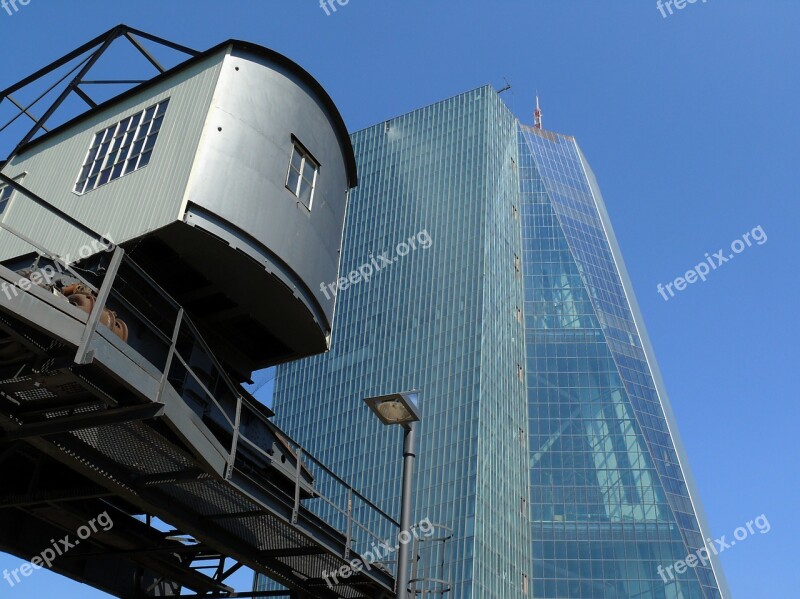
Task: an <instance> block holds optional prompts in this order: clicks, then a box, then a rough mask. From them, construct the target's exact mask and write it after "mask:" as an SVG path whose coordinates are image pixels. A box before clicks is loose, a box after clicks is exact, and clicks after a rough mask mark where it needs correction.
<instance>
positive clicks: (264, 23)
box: [0, 0, 800, 599]
mask: <svg viewBox="0 0 800 599" xmlns="http://www.w3.org/2000/svg"><path fill="white" fill-rule="evenodd" d="M122 22H124V23H127V24H129V25H131V26H133V27H137V28H140V29H144V30H146V31H149V32H152V33H155V34H157V35H162V36H165V37H170V38H171V39H174V40H175V41H177V42H180V43H183V44H186V45H189V46H192V47H195V48H198V49H205V48H207V47H210V46H211V45H214V44H216V43H218V42H220V41H222V40H224V39H227V38H239V39H245V40H249V41H253V42H256V43H259V44H262V45H265V46H268V47H271V48H273V49H275V50H277V51H279V52H281V53H283V54H286V55H287V56H289V57H290V58H292V59H294V60H295V61H297V62H298V63H300V64H301V65H303V66H304V67H305V68H306V69H307V70H309V71H310V72H311V73H312V74H313V75H314V76H316V77H317V78H318V79H319V81H320V82H321V83H322V84H323V86H324V87H325V88H326V89H327V90H328V91H329V93H330V94H331V96H332V97H333V99H334V101H335V102H336V103H337V104H338V106H339V108H340V110H341V112H342V114H343V115H344V118H345V121H346V122H347V125H348V127H349V128H350V129H351V130H357V129H360V128H363V127H366V126H369V125H371V124H374V123H376V122H379V121H382V120H385V119H387V118H390V117H393V116H396V115H398V114H402V113H404V112H407V111H409V110H412V109H414V108H418V107H420V106H424V105H426V104H430V103H432V102H434V101H437V100H440V99H443V98H446V97H449V96H451V95H454V94H457V93H460V92H463V91H466V90H468V89H472V88H475V87H478V86H480V85H483V84H486V83H491V84H493V85H495V87H497V88H499V87H502V86H503V85H505V82H504V78H507V79H508V81H509V82H510V83H511V84H512V86H513V87H512V89H511V90H510V91H508V92H505V93H504V94H503V97H504V99H505V100H506V101H507V102H508V104H509V106H510V107H511V108H512V110H514V111H515V112H516V114H517V115H518V116H519V117H520V118H521V119H523V120H524V121H527V122H530V121H531V118H532V117H531V113H532V109H533V102H534V97H535V94H536V92H537V90H538V93H539V95H540V97H541V102H542V108H543V110H544V123H545V127H546V128H548V129H552V130H555V131H559V132H561V133H567V134H571V135H575V136H576V137H577V139H578V141H579V143H580V145H581V147H582V149H583V151H584V153H585V154H586V156H587V158H588V160H589V161H590V163H591V164H592V167H593V169H594V171H595V173H596V175H597V177H598V179H599V183H600V186H601V188H602V190H603V195H604V197H605V201H606V204H607V206H608V210H609V212H610V215H611V218H612V221H613V223H614V227H615V230H616V234H617V237H618V239H619V242H620V246H621V247H622V251H623V254H624V256H625V260H626V263H627V266H628V269H629V271H630V274H631V278H632V280H633V283H634V287H635V290H636V293H637V296H638V299H639V303H640V305H641V308H642V311H643V313H644V317H645V321H646V323H647V326H648V329H649V332H650V336H651V338H652V341H653V345H654V347H655V351H656V355H657V357H658V359H659V362H660V365H661V369H662V371H663V374H664V379H665V381H666V386H667V389H668V391H669V394H670V397H671V400H672V405H673V409H674V412H675V415H676V417H677V421H678V424H679V427H680V430H681V434H682V437H683V440H684V443H685V445H686V449H687V452H688V455H689V456H690V463H691V466H692V468H693V470H694V474H695V477H696V479H697V481H698V485H699V489H700V495H701V499H702V501H703V504H704V507H705V510H706V512H707V514H708V519H709V521H710V524H711V530H712V533H713V535H714V536H715V537H717V536H720V535H723V534H725V535H727V536H728V538H730V537H731V536H732V534H733V531H734V530H735V529H736V528H737V527H739V526H742V525H744V524H745V523H746V522H747V521H749V520H753V519H754V518H755V517H757V516H759V515H761V514H765V515H766V516H767V518H768V520H769V522H770V524H771V530H770V532H769V533H768V534H765V535H760V534H757V535H755V536H753V537H751V538H748V539H747V540H746V542H741V543H739V544H737V545H736V546H735V547H732V548H731V549H729V550H727V551H726V552H724V553H723V554H722V556H721V559H722V563H723V566H724V569H725V572H726V575H727V578H728V581H729V583H730V587H731V590H732V593H733V596H734V597H735V598H736V599H763V598H765V597H770V598H772V597H781V598H784V597H792V596H797V591H796V583H795V582H794V581H793V580H792V579H791V577H790V573H791V572H792V571H793V569H794V564H793V562H792V554H793V551H792V550H791V549H790V547H791V542H792V541H791V539H793V538H796V536H797V535H798V534H800V525H799V524H798V521H799V519H798V517H797V515H796V503H797V502H796V499H795V498H796V496H797V495H798V492H800V485H799V484H798V476H797V471H798V470H797V467H796V459H797V456H798V449H797V445H796V444H795V437H796V435H797V421H798V416H799V415H800V414H799V410H798V399H797V394H796V387H795V386H794V385H793V384H792V383H791V380H792V378H791V375H793V374H794V373H796V372H797V370H798V367H797V362H798V350H797V339H796V337H797V333H798V331H800V327H798V318H797V317H796V316H792V315H791V310H789V308H790V307H791V306H789V305H788V304H787V303H786V301H784V300H781V299H780V298H787V297H788V298H790V299H791V298H793V297H794V298H797V297H798V295H800V293H798V292H800V284H798V278H797V276H796V275H795V273H796V272H797V262H798V258H800V252H798V245H799V242H798V237H799V236H798V235H797V226H798V223H800V208H798V205H800V197H798V189H797V185H796V183H793V181H794V180H795V176H796V170H795V169H796V168H797V167H796V165H795V162H796V158H797V156H798V154H800V152H798V150H800V148H798V145H799V144H800V141H798V140H800V118H798V109H797V102H798V97H800V93H799V92H800V86H799V85H798V81H800V65H798V61H800V36H798V34H797V31H798V30H799V29H800V3H798V2H796V0H763V1H759V2H753V1H745V0H739V1H737V0H708V2H706V3H703V2H702V0H698V2H696V3H694V4H688V5H687V6H686V8H684V9H683V10H679V11H675V14H673V15H672V16H668V17H667V18H664V17H662V15H661V13H660V12H659V11H658V9H657V8H656V3H655V0H652V1H648V0H636V1H633V0H613V1H611V0H605V1H602V0H597V1H594V2H590V1H588V0H585V1H577V0H575V1H571V0H549V1H546V0H536V1H531V0H495V1H493V2H487V1H481V2H478V1H477V0H462V1H459V2H456V1H455V0H438V1H430V0H405V1H403V2H400V1H397V0H395V1H390V0H350V2H349V3H348V4H347V5H346V6H342V7H338V10H337V12H336V13H335V14H331V15H330V16H326V14H325V12H324V11H323V10H321V9H320V7H319V4H318V2H317V1H316V0H265V1H255V0H253V1H245V0H229V1H226V2H222V1H209V0H192V1H189V0H186V1H173V2H164V1H163V0H160V1H153V0H143V1H138V2H135V3H134V2H130V3H116V2H106V1H100V0H81V1H80V2H78V1H75V2H54V1H52V0H30V3H29V4H28V5H27V6H25V7H20V10H19V12H17V13H15V14H14V15H13V16H9V15H7V14H6V13H5V12H4V11H1V10H0V55H1V56H2V64H3V67H2V70H1V71H0V87H5V86H6V85H8V84H10V83H12V82H14V81H16V80H17V79H20V78H21V77H23V76H25V75H26V74H28V73H30V72H32V71H33V70H35V69H36V68H38V67H40V66H42V65H44V64H45V63H46V62H48V61H50V60H52V59H54V58H56V57H58V56H60V55H61V54H63V53H65V52H66V51H68V50H70V49H72V48H73V47H75V46H77V45H79V44H80V43H82V42H84V41H87V40H88V39H90V38H92V37H94V36H95V35H97V34H99V33H100V32H102V31H105V30H106V29H109V28H110V27H112V26H113V25H115V24H117V23H122ZM8 149H9V148H8V147H4V146H0V151H2V153H5V152H7V151H8ZM758 226H760V227H761V228H762V230H763V232H764V233H765V234H766V238H767V241H766V242H765V243H762V244H761V245H759V244H753V245H752V246H751V247H747V248H746V249H744V251H742V252H741V253H740V254H739V255H737V256H736V258H735V259H733V260H730V261H728V262H726V263H725V264H724V265H722V266H720V267H719V268H718V269H717V270H713V271H712V272H711V273H710V274H709V275H708V280H707V281H705V282H700V281H698V282H696V283H694V284H692V285H689V286H688V288H686V289H685V290H683V291H680V292H677V293H676V296H675V297H673V298H671V299H670V300H669V301H665V300H664V299H663V298H662V297H661V296H660V295H659V294H658V292H657V289H656V286H657V285H658V284H659V283H661V284H666V283H668V282H673V281H674V279H675V278H676V277H680V276H682V275H684V274H685V273H686V272H687V271H688V270H689V269H691V268H693V267H694V266H695V265H696V264H698V263H700V262H702V261H703V260H705V254H706V253H707V252H708V253H709V254H713V253H715V252H717V251H718V250H719V249H722V248H725V249H726V250H725V251H726V254H727V253H730V252H729V250H728V249H727V248H729V247H730V244H731V242H733V241H734V240H736V239H737V238H741V237H742V235H743V234H744V233H746V232H750V231H752V230H753V229H754V228H756V227H758ZM793 231H794V233H793ZM787 310H789V312H790V313H789V314H785V313H784V312H785V311H787ZM268 389H269V385H267V386H265V387H264V390H265V391H267V392H268ZM18 565H19V560H17V559H16V558H10V557H8V556H0V570H2V569H3V568H15V567H18ZM4 585H5V582H3V581H0V589H2V590H0V596H2V597H6V596H8V597H18V598H25V597H37V598H38V597H42V596H47V594H53V593H55V594H57V596H58V597H60V598H62V599H72V598H81V599H85V598H90V599H91V598H92V597H100V596H103V595H102V594H99V593H95V592H93V591H90V590H86V589H85V588H83V587H80V586H79V585H77V584H75V583H72V582H71V581H67V580H64V579H61V578H59V577H56V576H54V575H52V574H49V573H44V572H37V573H36V574H35V575H33V576H31V577H30V578H28V579H25V580H24V582H23V583H22V584H20V585H19V586H18V587H15V588H14V589H8V588H5V586H4ZM244 585H245V586H246V585H247V580H246V579H245V580H244Z"/></svg>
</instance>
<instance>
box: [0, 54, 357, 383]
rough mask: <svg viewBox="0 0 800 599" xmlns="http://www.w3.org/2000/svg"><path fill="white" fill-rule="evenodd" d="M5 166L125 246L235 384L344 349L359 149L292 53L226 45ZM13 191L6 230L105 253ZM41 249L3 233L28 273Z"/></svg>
mask: <svg viewBox="0 0 800 599" xmlns="http://www.w3.org/2000/svg"><path fill="white" fill-rule="evenodd" d="M1 172H2V174H3V175H6V176H7V177H9V178H10V179H13V180H14V181H15V182H17V183H20V184H22V185H24V187H25V188H27V189H28V190H30V191H31V192H33V193H34V194H36V195H38V196H40V197H42V198H46V199H47V202H48V203H49V204H51V205H52V206H55V207H56V208H57V209H59V210H61V211H63V213H66V214H68V215H69V216H71V217H72V218H74V219H75V220H77V221H79V222H80V223H83V224H84V225H86V226H87V227H88V228H90V229H91V230H93V231H97V232H99V233H101V234H103V235H105V236H106V237H107V238H108V239H110V240H113V242H114V243H116V244H119V245H121V246H122V247H123V248H124V249H125V250H126V252H127V253H128V256H130V257H131V258H132V259H133V260H135V261H136V262H137V263H138V264H139V265H140V266H141V267H142V268H144V269H145V270H146V271H147V272H148V274H149V275H150V276H151V277H152V278H153V279H155V281H157V282H158V283H159V284H160V285H161V286H162V287H163V288H164V289H165V290H166V291H167V292H168V293H169V294H170V295H171V296H172V297H173V298H175V300H176V301H177V302H178V303H180V304H181V305H182V306H183V307H184V308H185V310H186V311H187V313H188V314H190V315H191V317H192V319H193V321H194V322H195V323H197V325H198V327H199V328H200V329H201V331H202V333H203V335H204V337H205V338H206V339H207V340H208V342H209V345H210V346H211V347H212V348H213V350H214V352H215V354H216V355H217V357H218V358H219V359H220V361H221V362H223V363H224V364H225V366H226V369H229V370H230V373H231V375H232V376H234V378H238V379H239V380H247V379H248V378H249V376H250V373H251V372H252V371H253V370H255V369H258V368H262V367H265V366H269V365H273V364H276V363H279V362H282V361H286V360H290V359H295V358H298V357H303V356H308V355H311V354H315V353H319V352H322V351H325V350H327V349H328V347H329V342H330V333H331V327H332V321H333V314H334V303H335V298H333V297H330V298H329V297H327V296H326V295H323V292H322V291H321V283H323V282H328V281H335V280H336V279H337V277H338V268H339V247H340V244H341V239H342V227H343V222H344V217H345V209H346V203H347V195H348V190H349V189H350V188H352V187H354V186H355V185H356V167H355V159H354V156H353V150H352V147H351V145H350V138H349V136H348V134H347V130H346V128H345V125H344V122H343V120H342V118H341V115H340V114H339V112H338V110H337V109H336V107H335V106H334V104H333V102H332V100H331V99H330V97H329V96H328V94H327V93H326V92H325V91H324V90H323V89H322V87H321V86H320V85H319V83H317V82H316V81H315V80H314V79H313V78H312V77H311V76H310V75H309V74H308V73H307V72H306V71H304V70H303V69H302V68H301V67H299V66H298V65H297V64H295V63H294V62H292V61H290V60H289V59H287V58H285V57H283V56H281V55H279V54H277V53H275V52H273V51H270V50H268V49H266V48H263V47H261V46H258V45H255V44H251V43H247V42H242V41H235V40H231V41H228V42H225V43H223V44H220V45H218V46H216V47H214V48H212V49H210V50H208V51H205V52H202V53H198V54H197V55H196V56H194V57H193V58H191V59H190V60H188V61H186V62H184V63H182V64H180V65H179V66H177V67H175V68H173V69H171V70H167V71H166V72H164V73H162V74H161V75H159V76H157V77H155V78H154V79H151V80H149V81H147V82H145V83H142V84H141V85H138V86H136V87H134V88H133V89H131V90H129V91H128V92H126V93H124V94H122V95H120V96H117V97H115V98H112V99H111V100H109V101H106V102H105V103H102V104H100V105H98V106H96V107H93V108H92V109H90V110H89V111H88V112H86V113H84V114H82V115H80V116H78V117H77V118H75V119H72V120H70V121H68V122H67V123H65V124H63V125H61V126H59V127H58V128H56V129H54V130H52V131H49V132H47V133H45V134H43V135H41V136H39V137H36V138H33V139H31V140H25V142H24V143H23V144H21V145H20V147H18V149H17V150H16V151H15V153H14V154H13V155H12V156H11V158H10V159H9V160H8V161H7V163H6V164H5V166H4V167H3V168H2V171H1ZM3 187H4V186H3V184H2V183H0V218H2V221H1V222H2V223H3V224H4V225H5V226H6V227H8V228H10V229H13V230H15V231H17V232H20V233H22V234H23V236H24V237H27V238H30V239H36V240H41V241H43V242H44V245H45V246H46V247H47V249H48V250H51V251H52V252H54V253H55V254H58V255H60V256H62V257H68V258H69V260H68V261H75V260H76V259H77V258H83V257H85V256H86V255H88V254H91V253H95V252H96V250H97V249H98V248H97V247H96V245H95V246H92V245H91V239H90V237H89V236H86V235H83V234H82V233H80V232H78V231H77V230H76V229H75V228H73V227H68V226H64V224H63V221H62V220H61V219H60V218H59V217H58V216H57V215H55V214H53V211H52V210H48V209H46V208H45V207H43V206H41V205H37V204H36V203H35V202H30V201H17V200H18V197H16V196H19V195H20V194H19V193H16V194H15V193H13V190H12V189H10V186H5V190H3V189H2V188H3ZM3 198H5V200H6V201H4V200H3ZM87 248H88V249H87ZM33 250H34V248H33V247H32V246H31V245H29V244H27V243H25V242H24V241H21V240H20V239H19V237H17V236H15V235H12V234H10V233H8V231H6V230H0V261H3V262H4V263H5V264H7V265H10V266H11V267H12V268H13V269H14V270H18V269H20V268H24V267H26V266H28V265H26V264H25V263H24V262H25V259H22V261H20V260H19V259H18V257H20V256H30V255H31V252H32V251H33Z"/></svg>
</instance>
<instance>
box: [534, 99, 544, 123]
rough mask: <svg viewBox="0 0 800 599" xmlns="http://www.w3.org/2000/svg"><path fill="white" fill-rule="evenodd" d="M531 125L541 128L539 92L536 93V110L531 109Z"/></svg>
mask: <svg viewBox="0 0 800 599" xmlns="http://www.w3.org/2000/svg"><path fill="white" fill-rule="evenodd" d="M533 127H534V128H535V129H541V128H542V109H541V108H539V94H538V93H537V94H536V110H534V111H533Z"/></svg>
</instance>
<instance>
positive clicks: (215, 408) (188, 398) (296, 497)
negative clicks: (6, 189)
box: [0, 173, 400, 576]
mask: <svg viewBox="0 0 800 599" xmlns="http://www.w3.org/2000/svg"><path fill="white" fill-rule="evenodd" d="M0 181H2V183H3V184H7V185H12V186H13V187H14V189H15V191H17V192H19V193H21V194H22V195H23V196H25V197H27V198H28V199H30V200H31V201H33V202H35V203H37V204H39V205H40V206H43V207H45V208H46V209H48V210H50V211H51V212H53V213H54V214H56V216H58V217H60V218H61V219H62V220H64V222H66V223H67V224H70V225H72V226H74V227H75V228H77V229H78V230H79V231H81V232H82V233H84V234H86V235H89V236H90V237H94V238H95V239H98V240H100V242H101V243H102V244H103V245H105V246H106V247H107V248H108V249H109V250H113V251H111V252H110V254H109V255H106V256H103V261H104V262H105V260H106V259H107V264H105V263H104V264H96V265H95V267H96V268H95V270H96V272H94V273H92V272H89V271H87V270H86V269H84V268H80V269H76V268H75V267H74V266H73V265H70V264H67V263H66V261H65V260H64V259H63V258H61V257H60V256H58V255H57V254H56V253H54V252H51V251H49V250H48V249H47V248H46V247H45V246H44V244H42V243H39V242H37V241H35V240H34V239H32V238H31V237H30V236H28V235H24V234H23V233H21V232H19V231H17V230H15V229H13V228H12V227H10V226H8V225H6V224H4V223H0V227H2V228H3V229H5V230H7V231H8V232H9V233H11V234H12V235H14V236H16V237H18V238H19V239H21V240H23V241H24V242H26V243H28V244H29V245H31V246H32V247H33V248H35V251H36V253H37V254H38V255H39V256H40V257H42V258H46V259H49V260H52V261H57V262H58V263H59V264H60V265H61V266H63V267H64V268H63V270H64V272H66V273H68V275H69V276H71V277H74V279H75V280H77V281H80V282H81V283H82V284H83V285H85V286H86V287H87V288H88V289H90V290H91V291H92V293H93V294H94V295H95V296H96V299H95V301H94V304H93V306H92V308H91V311H90V313H89V316H88V319H87V322H86V325H85V330H84V333H83V335H82V337H81V341H80V344H79V346H78V348H77V351H76V354H75V362H76V363H77V364H89V363H91V362H92V361H93V359H94V356H93V352H92V346H93V342H96V337H97V335H101V336H102V337H103V338H104V339H105V340H107V341H109V342H111V343H113V344H115V345H117V346H119V347H120V348H121V349H125V348H124V346H125V345H127V346H129V347H130V348H131V349H132V350H134V351H135V352H136V353H138V354H139V356H140V357H141V358H143V359H144V360H146V362H147V363H149V364H150V365H151V366H152V370H153V371H154V372H155V373H157V374H159V375H160V377H161V379H160V385H159V391H158V396H157V398H156V401H159V402H160V401H161V400H162V397H163V394H164V393H165V391H166V389H167V386H168V385H169V386H172V388H173V389H174V390H175V391H176V392H177V393H178V395H180V396H181V398H182V399H183V401H184V402H185V403H186V404H187V405H189V407H190V408H192V409H193V410H194V411H195V412H196V413H197V414H198V416H200V417H201V420H202V422H203V424H204V425H205V426H206V427H207V428H208V431H209V432H210V433H211V435H212V436H213V437H214V438H215V439H216V440H217V441H218V442H219V444H220V445H221V446H222V447H223V448H224V450H225V452H226V453H227V456H226V466H225V472H224V473H223V476H224V478H225V479H226V480H230V478H231V476H232V474H233V472H234V469H235V467H236V466H237V461H238V463H239V465H240V466H244V467H245V470H248V471H252V470H253V469H254V467H255V469H257V468H258V467H259V466H260V467H261V468H262V469H263V468H264V464H267V465H269V464H271V465H274V466H275V469H274V470H275V471H278V472H280V473H281V474H282V477H281V481H282V484H274V478H272V479H270V478H268V477H267V476H263V477H261V478H260V479H259V477H258V475H257V474H256V475H253V476H254V477H255V479H256V480H255V482H256V483H257V484H261V485H262V486H264V487H266V486H267V485H269V491H270V493H272V494H273V495H277V496H278V497H280V498H281V499H282V500H283V502H284V503H285V504H286V505H287V506H289V507H290V509H291V520H292V524H297V522H298V519H299V518H300V517H301V516H304V515H307V516H313V517H316V518H318V519H320V520H322V521H323V522H325V523H326V524H327V525H328V526H330V527H331V528H333V529H334V530H336V531H338V532H339V533H340V534H341V535H342V536H343V537H344V550H343V552H342V555H340V556H339V557H341V558H342V559H344V560H348V561H349V560H351V559H352V558H353V557H355V556H363V555H365V554H369V553H371V551H372V550H374V548H375V547H377V546H380V545H381V544H386V545H388V544H389V543H390V542H391V541H392V540H393V539H397V536H398V534H399V527H400V525H399V523H398V522H397V521H396V520H394V519H393V518H392V517H391V516H389V515H388V514H386V513H385V512H384V511H383V510H381V509H380V508H378V507H377V506H376V505H375V504H373V503H372V502H370V501H369V500H368V499H367V498H366V497H364V496H363V495H362V494H361V493H359V492H358V491H357V490H356V489H354V488H353V487H352V486H351V485H349V484H347V483H346V482H345V481H344V480H343V479H342V478H341V477H339V476H338V475H336V474H335V473H334V472H333V471H332V470H330V469H329V468H328V467H326V466H325V465H324V464H323V463H322V462H320V461H319V460H318V459H316V458H315V457H314V456H313V455H311V454H310V453H308V452H307V451H305V450H304V449H303V448H302V447H301V446H300V444H299V443H297V442H296V441H294V440H293V439H291V438H290V437H289V436H288V435H286V434H285V433H283V432H282V431H280V430H278V429H277V427H275V426H274V425H273V424H272V423H271V422H270V421H269V419H268V417H267V413H266V411H265V410H264V409H263V408H262V407H260V405H259V404H258V402H257V401H256V400H255V399H254V398H252V396H250V395H249V393H247V392H246V391H245V390H244V389H243V388H242V387H241V386H239V385H237V384H236V383H234V382H233V381H232V380H231V378H230V377H229V375H228V374H227V372H226V371H225V369H224V368H223V366H222V365H221V364H220V363H219V361H218V360H217V359H216V357H215V356H214V353H213V352H212V350H211V349H210V347H209V345H208V344H207V343H206V341H205V340H204V338H203V336H202V335H201V333H200V331H199V330H198V327H197V326H196V325H195V324H194V323H193V322H192V320H191V318H190V317H189V315H188V314H187V313H186V312H185V310H184V309H183V307H182V306H181V305H180V304H179V303H178V302H177V301H176V300H175V299H173V298H172V297H171V296H170V294H169V293H168V292H167V291H166V290H165V289H163V288H162V287H161V286H160V285H159V284H158V283H157V282H156V281H155V280H154V279H153V278H152V277H150V276H149V275H148V273H147V272H145V271H144V270H143V269H142V268H141V267H140V266H139V265H138V264H137V263H136V262H135V261H134V260H133V259H132V258H131V257H130V256H129V255H128V254H127V253H126V252H125V250H124V249H123V248H121V247H119V246H115V245H113V244H111V242H110V241H109V240H107V239H106V238H105V237H104V236H102V235H99V234H97V233H95V232H94V231H92V230H91V229H90V228H88V227H86V226H85V225H83V224H82V223H79V222H78V221H76V220H75V219H73V218H72V217H70V216H69V215H67V214H65V213H63V212H62V211H61V210H59V209H57V208H55V207H54V206H52V205H51V204H50V203H49V202H47V201H46V200H44V199H42V198H40V197H38V196H37V195H36V194H34V193H33V192H31V191H30V190H28V189H27V188H25V187H24V186H23V185H21V184H20V183H18V182H16V181H13V180H11V179H10V178H8V177H7V176H5V175H3V174H2V173H0ZM37 260H38V258H37ZM107 310H112V311H113V312H114V314H115V316H116V318H118V319H120V320H124V322H126V323H127V325H128V330H129V337H128V339H127V341H122V340H120V339H118V338H117V337H116V336H115V335H114V333H113V332H111V331H110V330H109V329H106V330H103V329H104V328H105V326H104V324H103V322H102V317H103V315H104V312H105V311H107ZM128 351H129V350H128ZM245 421H246V423H247V426H246V427H245V426H243V423H244V422H245ZM247 430H252V432H253V435H252V436H253V438H250V437H248V434H247ZM265 439H269V440H272V441H273V443H272V446H271V447H263V446H262V444H263V443H264V440H265ZM287 462H291V463H288V464H287ZM365 563H366V562H365ZM372 565H373V567H375V568H379V569H381V570H383V571H385V572H387V573H389V574H390V575H391V576H394V571H395V570H396V564H395V563H394V562H387V563H379V562H377V561H376V562H374V563H373V564H372Z"/></svg>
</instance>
